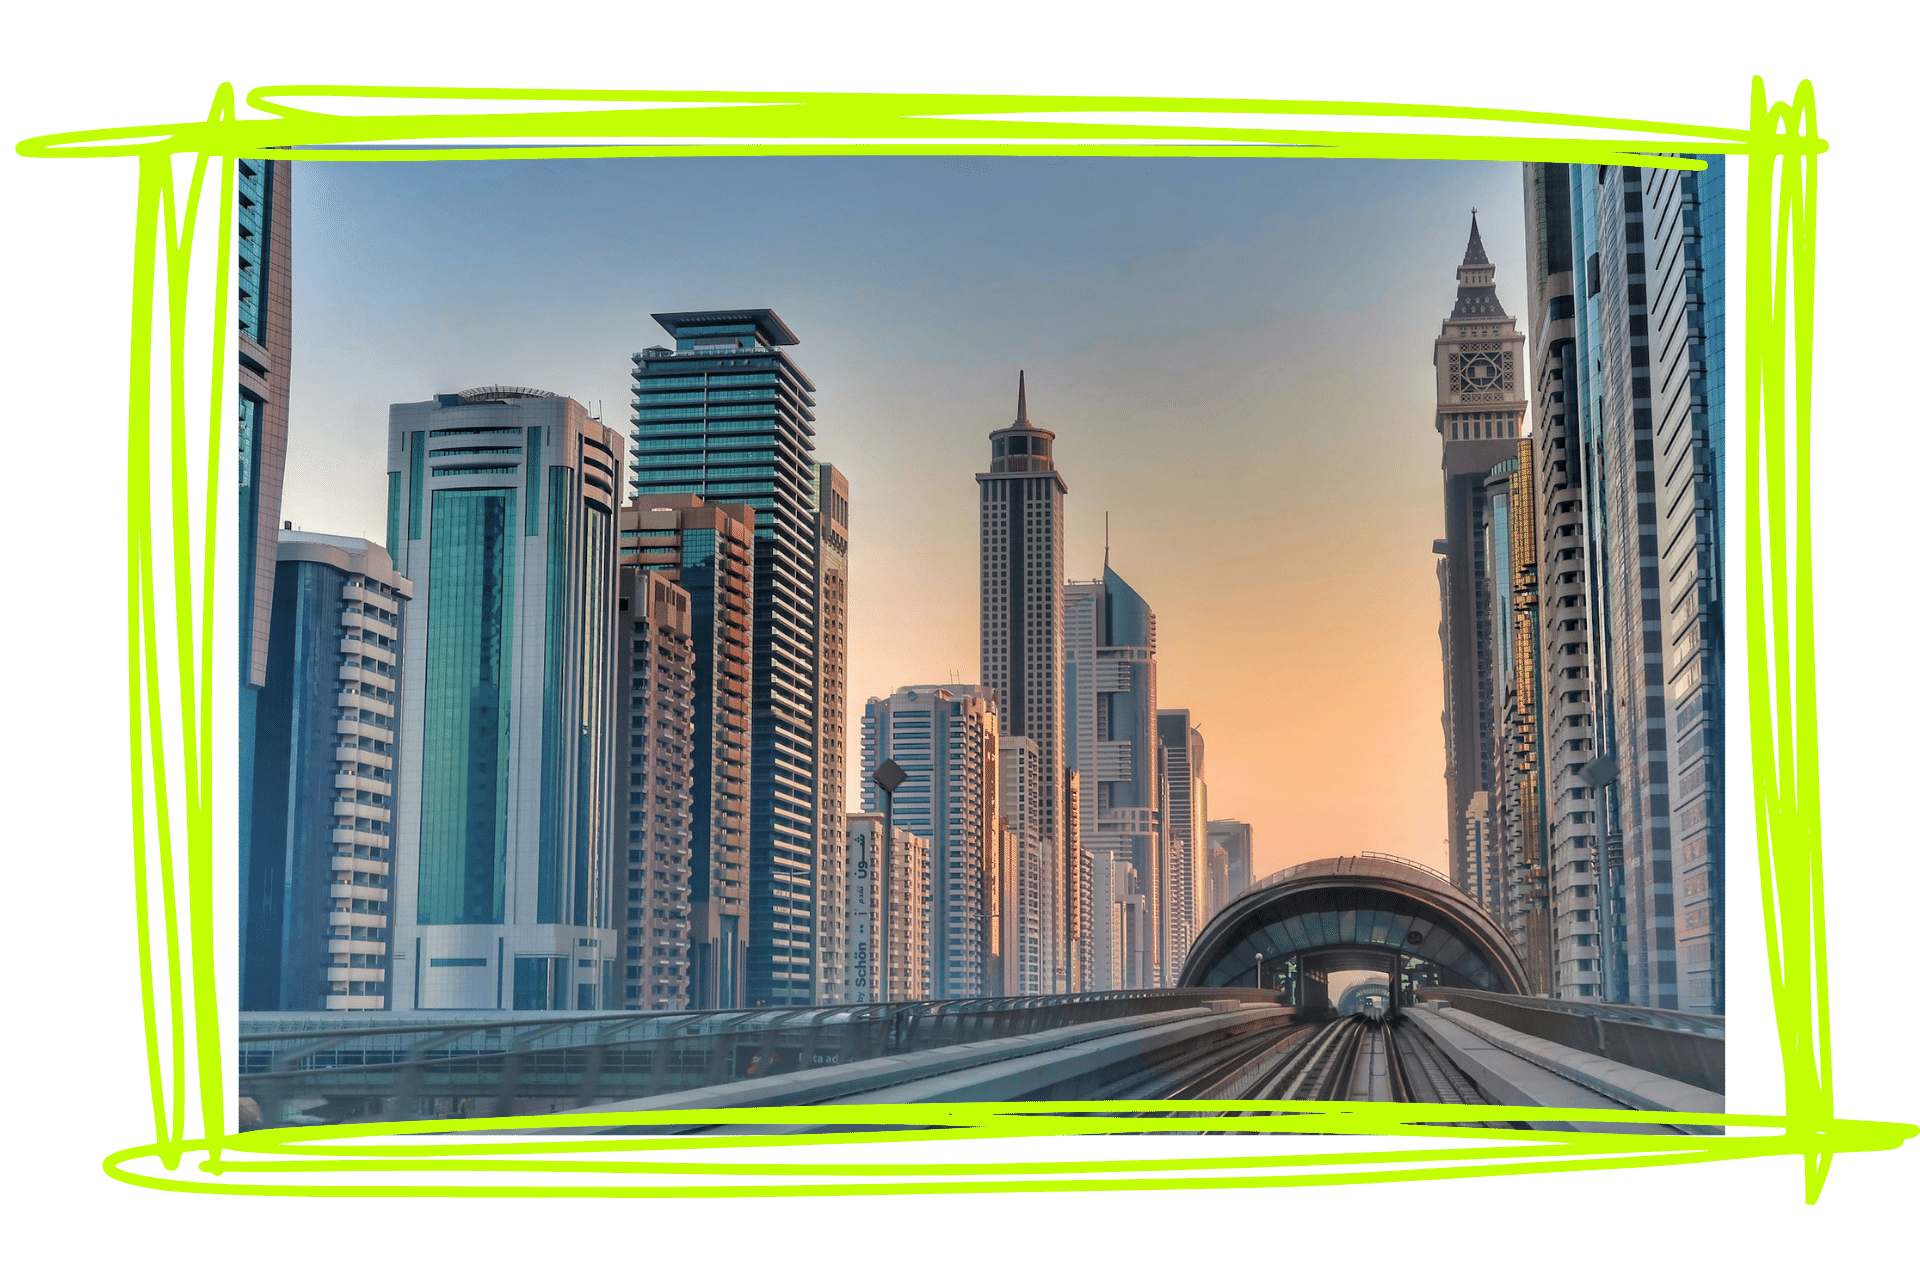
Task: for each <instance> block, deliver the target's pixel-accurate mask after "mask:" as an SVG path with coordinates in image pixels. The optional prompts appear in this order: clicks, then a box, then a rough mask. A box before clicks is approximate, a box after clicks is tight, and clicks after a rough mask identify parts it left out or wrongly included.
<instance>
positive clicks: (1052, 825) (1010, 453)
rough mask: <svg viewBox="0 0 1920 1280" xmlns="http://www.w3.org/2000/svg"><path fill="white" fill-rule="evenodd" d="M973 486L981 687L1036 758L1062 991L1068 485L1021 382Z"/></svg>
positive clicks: (1052, 982)
mask: <svg viewBox="0 0 1920 1280" xmlns="http://www.w3.org/2000/svg"><path fill="white" fill-rule="evenodd" d="M988 440H989V441H990V442H991V444H992V448H993V462H992V464H991V470H988V471H983V472H979V473H977V474H975V476H974V480H975V481H976V482H977V483H978V484H979V486H980V683H981V684H984V685H987V686H989V687H990V688H992V689H993V691H994V693H995V694H996V695H997V696H998V698H999V702H1000V732H1001V733H1003V734H1005V735H1007V736H1009V737H1015V738H1030V739H1032V740H1033V742H1034V744H1035V746H1036V747H1037V748H1038V755H1039V766H1040V769H1039V772H1040V804H1039V811H1040V812H1039V824H1040V828H1041V831H1042V833H1043V835H1042V838H1043V840H1044V842H1045V844H1046V846H1047V849H1046V852H1045V858H1046V860H1047V864H1048V865H1047V869H1046V874H1045V876H1044V877H1043V879H1044V881H1045V883H1046V884H1047V886H1048V898H1049V902H1048V903H1047V904H1046V909H1045V911H1044V912H1043V913H1042V914H1043V918H1044V920H1045V921H1046V926H1045V933H1046V938H1045V939H1044V941H1043V946H1042V955H1043V956H1044V957H1045V966H1044V967H1045V968H1046V970H1047V974H1046V989H1047V990H1050V991H1065V990H1066V989H1067V987H1066V982H1067V972H1068V956H1067V942H1068V938H1069V934H1070V927H1069V921H1068V920H1067V918H1066V916H1065V914H1064V913H1065V911H1066V909H1067V906H1068V893H1067V881H1066V865H1067V864H1066V857H1065V856H1063V855H1062V853H1061V848H1062V845H1061V839H1060V830H1061V822H1062V812H1061V799H1060V794H1061V788H1062V786H1063V785H1064V784H1065V781H1066V779H1065V778H1064V776H1063V775H1062V772H1061V752H1062V734H1063V732H1064V726H1063V720H1062V710H1061V671H1062V664H1063V661H1064V650H1063V646H1062V642H1061V627H1060V622H1061V590H1062V588H1063V587H1064V586H1065V583H1066V498H1067V485H1066V482H1065V481H1064V480H1062V479H1061V478H1060V473H1059V472H1058V471H1055V470H1054V469H1053V433H1052V432H1051V431H1043V430H1041V429H1040V428H1039V427H1036V426H1034V425H1033V423H1032V422H1030V421H1028V420H1027V375H1026V372H1025V371H1024V370H1023V371H1022V372H1021V374H1020V393H1019V401H1018V407H1017V408H1016V409H1015V411H1014V419H1013V423H1012V424H1011V425H1010V426H1006V427H1002V428H1001V429H1000V430H998V431H995V432H993V433H991V434H990V435H989V436H988Z"/></svg>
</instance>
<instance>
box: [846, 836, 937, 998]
mask: <svg viewBox="0 0 1920 1280" xmlns="http://www.w3.org/2000/svg"><path fill="white" fill-rule="evenodd" d="M842 821H843V822H844V823H845V826H846V831H847V994H846V1001H847V1003H849V1004H868V1003H872V1002H875V1001H883V1000H931V999H932V998H933V969H932V948H931V946H930V944H929V937H930V930H931V926H932V921H933V902H932V897H933V872H932V869H931V868H932V862H931V856H930V851H931V849H932V845H931V844H930V843H929V842H928V840H927V838H926V837H925V836H923V835H918V834H916V833H914V832H912V831H909V830H907V829H906V828H904V827H901V826H898V825H896V826H895V827H894V831H893V856H892V857H890V858H885V859H883V858H881V856H880V847H881V845H882V843H883V842H884V840H885V838H886V837H885V835H884V834H883V832H884V830H885V827H886V818H885V817H884V816H883V815H881V814H877V813H850V814H847V815H846V816H845V817H844V818H843V819H842Z"/></svg>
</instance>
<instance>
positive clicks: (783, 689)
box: [633, 307, 821, 1005]
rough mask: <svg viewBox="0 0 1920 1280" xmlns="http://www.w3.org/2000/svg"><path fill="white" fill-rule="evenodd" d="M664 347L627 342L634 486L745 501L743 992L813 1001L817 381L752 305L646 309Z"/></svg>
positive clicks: (752, 997) (776, 1000)
mask: <svg viewBox="0 0 1920 1280" xmlns="http://www.w3.org/2000/svg"><path fill="white" fill-rule="evenodd" d="M653 318H654V319H655V320H656V321H658V322H659V323H660V325H661V327H662V328H664V329H666V331H667V332H668V333H670V334H672V335H673V339H674V349H673V350H672V351H668V350H667V349H666V348H664V347H649V348H647V349H646V350H645V351H642V352H640V353H639V354H637V355H635V356H634V357H633V363H634V382H633V389H634V400H633V409H634V416H633V425H634V437H633V462H634V489H633V492H634V494H635V497H636V500H638V499H639V498H640V497H641V496H642V495H645V494H653V493H697V494H699V495H700V496H701V497H703V498H705V499H707V500H708V501H718V502H737V503H744V504H745V505H747V506H750V507H752V508H753V511H754V554H753V573H754V585H753V672H752V676H753V702H752V708H753V758H752V778H751V783H752V803H751V806H750V807H751V813H752V830H751V839H752V850H753V853H752V867H751V875H750V878H749V882H748V898H747V902H748V916H749V919H750V922H751V925H750V929H749V936H748V941H747V959H746V1003H747V1004H749V1005H804V1004H811V1003H813V1001H814V998H815V997H814V950H815V947H814V923H815V922H814V911H815V896H814V895H815V890H816V883H815V875H816V867H815V865H814V861H815V856H816V854H815V841H816V839H817V832H816V831H815V825H816V822H817V821H818V818H819V815H820V812H821V810H820V805H819V798H818V797H817V796H816V795H815V788H816V787H817V785H818V782H819V774H818V759H817V756H818V745H817V743H816V741H815V735H816V733H817V732H818V724H819V688H818V673H817V671H816V670H815V669H814V667H813V655H814V646H815V643H816V639H817V637H816V628H817V627H818V625H819V619H818V601H817V600H816V599H815V595H814V592H815V583H816V579H815V576H814V575H815V569H814V562H813V561H814V548H815V544H816V537H817V521H816V509H815V497H814V485H815V483H816V476H815V473H814V462H813V394H814V385H813V383H812V382H811V381H810V380H808V378H807V375H806V374H804V373H802V372H801V371H800V367H799V366H798V365H796V364H795V363H794V362H793V360H792V358H791V357H789V356H788V355H787V353H786V352H785V351H783V350H781V348H782V347H788V346H792V345H794V344H796V343H798V342H799V341H800V339H799V338H797V337H795V336H794V334H793V331H792V330H790V329H788V328H787V326H786V325H785V324H783V323H782V322H781V320H780V317H779V316H777V315H775V314H774V313H773V312H772V311H771V310H769V309H768V308H765V307H755V308H748V309H745V310H740V311H681V312H667V313H660V314H656V315H655V316H654V317H653Z"/></svg>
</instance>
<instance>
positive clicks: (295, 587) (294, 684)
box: [240, 529, 413, 1010]
mask: <svg viewBox="0 0 1920 1280" xmlns="http://www.w3.org/2000/svg"><path fill="white" fill-rule="evenodd" d="M274 561H275V564H276V565H277V567H276V569H275V570H274V596H275V600H274V608H273V614H272V618H273V623H272V628H271V630H270V631H269V633H268V641H267V667H266V681H265V684H264V686H263V687H262V688H261V689H260V691H259V705H258V707H257V709H256V710H257V715H256V720H255V726H256V727H255V731H254V736H253V737H252V738H251V739H250V740H248V741H247V742H245V743H243V744H242V749H243V754H245V755H248V756H250V757H251V759H252V762H253V767H252V770H251V779H252V791H251V793H250V794H249V795H248V796H247V797H246V799H247V800H248V801H249V803H248V804H247V805H246V807H245V809H244V812H246V813H248V814H250V815H251V819H252V822H253V831H252V833H251V838H250V839H243V840H242V842H241V858H240V887H241V894H242V908H241V911H240V969H241V982H240V1007H241V1008H242V1009H287V1010H293V1009H302V1010H308V1009H384V1008H386V1007H387V982H388V978H387V950H388V943H389V941H390V939H391V934H390V928H391V920H390V917H389V915H388V907H389V903H388V896H389V893H390V891H391V887H392V882H393V862H392V857H393V847H392V846H393V830H394V821H393V820H394V814H393V795H394V740H395V737H396V732H397V726H398V720H399V714H400V710H399V706H398V702H399V692H398V691H399V681H400V627H401V622H400V615H401V613H402V612H403V611H404V609H405V606H406V602H407V600H408V599H409V598H410V597H411V596H412V594H413V584H412V583H410V582H408V581H407V580H406V579H405V578H403V577H401V576H400V575H399V574H397V573H395V572H394V571H393V561H392V560H390V559H389V558H388V557H387V553H386V551H385V550H384V549H382V548H381V547H379V546H377V545H375V544H374V543H370V542H368V541H366V540H365V539H364V538H345V537H336V536H333V535H330V534H321V533H295V532H294V531H292V530H291V529H283V530H281V531H280V536H279V538H278V541H277V546H276V548H275V556H274Z"/></svg>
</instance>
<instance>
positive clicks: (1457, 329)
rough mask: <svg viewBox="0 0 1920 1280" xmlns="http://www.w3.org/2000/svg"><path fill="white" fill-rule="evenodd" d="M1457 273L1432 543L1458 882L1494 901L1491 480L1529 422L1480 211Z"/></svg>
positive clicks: (1436, 357)
mask: <svg viewBox="0 0 1920 1280" xmlns="http://www.w3.org/2000/svg"><path fill="white" fill-rule="evenodd" d="M1454 275H1455V278H1456V279H1457V281H1458V285H1457V292H1456V295H1455V299H1454V306H1453V312H1452V314H1450V315H1449V316H1448V317H1447V318H1446V319H1445V320H1443V321H1442V322H1441V325H1440V336H1439V337H1438V338H1436V339H1434V344H1433V365H1434V375H1435V409H1434V419H1433V425H1434V430H1435V431H1436V432H1438V433H1439V436H1440V441H1441V444H1440V470H1441V476H1442V480H1443V484H1444V486H1445V508H1446V536H1445V537H1444V538H1443V539H1440V540H1439V541H1436V542H1435V543H1434V544H1433V549H1434V552H1435V554H1436V555H1437V556H1438V560H1437V562H1436V564H1435V571H1436V573H1437V575H1438V577H1439V582H1440V653H1441V669H1442V673H1443V676H1444V689H1445V694H1444V699H1445V701H1444V709H1443V711H1442V713H1441V728H1442V734H1443V736H1444V739H1445V743H1446V779H1447V815H1448V818H1447V842H1448V848H1449V850H1450V853H1449V855H1448V857H1449V863H1450V867H1449V870H1450V874H1451V875H1452V877H1453V882H1454V883H1455V884H1457V885H1459V886H1461V887H1462V888H1468V886H1469V885H1470V884H1472V885H1476V886H1478V887H1477V888H1476V889H1470V890H1469V891H1470V892H1474V893H1475V894H1476V900H1477V901H1480V902H1481V904H1482V905H1483V906H1486V907H1487V908H1488V909H1489V910H1496V906H1495V903H1494V901H1493V897H1494V895H1495V894H1496V893H1497V888H1496V885H1497V883H1498V882H1497V879H1496V878H1491V877H1488V876H1486V875H1485V874H1483V873H1482V872H1481V871H1479V870H1476V869H1475V868H1474V867H1472V866H1470V865H1469V855H1468V843H1469V841H1468V834H1467V821H1468V820H1467V810H1468V808H1469V806H1470V805H1472V804H1473V803H1474V797H1475V795H1477V794H1479V793H1483V792H1486V791H1488V790H1490V789H1491V787H1492V785H1493V770H1494V756H1495V753H1496V747H1495V744H1496V743H1497V741H1498V738H1499V734H1498V731H1497V726H1496V721H1495V709H1494V707H1495V700H1494V694H1493V679H1494V670H1493V667H1494V646H1495V637H1494V631H1493V577H1492V574H1491V570H1490V567H1489V566H1488V564H1487V561H1486V555H1487V547H1488V541H1487V524H1488V514H1489V513H1488V510H1487V492H1486V490H1485V488H1484V482H1485V481H1486V479H1487V476H1488V474H1489V473H1490V472H1491V471H1492V470H1493V468H1494V467H1495V466H1496V465H1497V464H1499V463H1502V462H1506V461H1509V460H1510V459H1512V458H1513V457H1514V456H1515V453H1516V450H1517V445H1518V441H1519V438H1520V434H1521V431H1522V429H1523V426H1524V421H1525V417H1526V411H1527V399H1526V390H1525V385H1524V376H1525V353H1524V351H1523V349H1522V348H1523V346H1524V343H1525V338H1524V337H1523V335H1522V334H1521V333H1520V329H1519V325H1518V322H1517V321H1516V320H1515V319H1514V318H1513V317H1512V316H1510V315H1508V314H1507V313H1506V310H1505V308H1503V307H1502V306H1501V305H1500V298H1499V295H1498V293H1497V292H1496V290H1495V286H1494V264H1493V263H1492V262H1490V261H1488V259H1487V254H1486V249H1485V248H1484V247H1483V246H1482V244H1481V243H1480V223H1479V218H1478V216H1477V213H1476V216H1475V217H1474V219H1473V222H1472V224H1471V227H1470V229H1469V231H1468V234H1467V249H1466V253H1465V254H1464V255H1463V257H1462V259H1461V262H1460V266H1459V267H1458V268H1457V269H1456V270H1455V272H1454ZM1482 803H1484V801H1483V802H1482Z"/></svg>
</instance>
